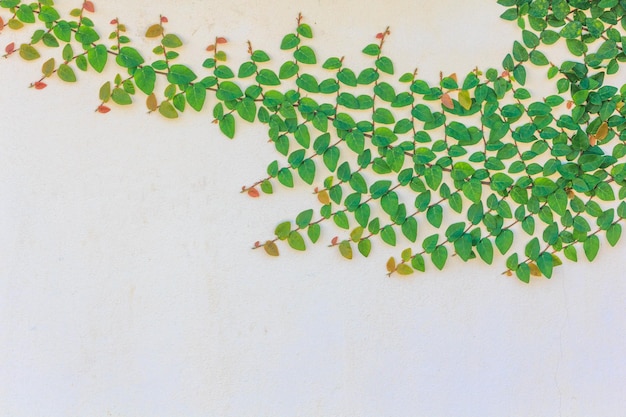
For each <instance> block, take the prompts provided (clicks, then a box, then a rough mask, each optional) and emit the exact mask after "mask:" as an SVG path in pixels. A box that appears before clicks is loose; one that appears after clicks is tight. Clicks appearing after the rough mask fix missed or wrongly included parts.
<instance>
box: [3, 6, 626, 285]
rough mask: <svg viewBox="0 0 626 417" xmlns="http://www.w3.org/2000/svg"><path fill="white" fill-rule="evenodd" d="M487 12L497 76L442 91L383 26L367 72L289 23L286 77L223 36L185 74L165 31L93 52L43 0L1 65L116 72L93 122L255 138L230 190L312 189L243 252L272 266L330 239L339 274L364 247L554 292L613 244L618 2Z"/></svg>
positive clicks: (48, 72)
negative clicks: (137, 117) (252, 152)
mask: <svg viewBox="0 0 626 417" xmlns="http://www.w3.org/2000/svg"><path fill="white" fill-rule="evenodd" d="M498 3H499V4H501V5H503V6H505V7H506V8H507V9H506V11H505V12H504V13H503V14H502V16H501V17H502V18H503V19H505V20H509V21H512V22H514V23H515V24H517V25H518V27H519V28H520V30H521V35H520V38H519V39H518V40H516V41H514V42H513V45H512V49H511V51H510V53H508V54H507V55H506V56H505V57H504V59H503V61H502V67H501V68H499V69H494V68H491V69H487V70H485V71H482V70H480V69H478V68H477V69H476V70H474V71H472V72H470V73H468V74H466V75H465V76H464V77H459V76H457V74H450V75H448V76H444V75H443V74H442V76H441V78H440V80H439V82H438V83H437V84H431V83H428V82H427V81H425V80H421V79H419V77H418V76H417V70H415V71H413V72H407V73H401V74H398V73H397V72H396V68H395V66H394V64H393V61H392V59H391V58H390V57H388V56H386V55H385V54H384V52H383V51H384V48H383V46H384V43H385V41H386V39H387V37H388V36H389V34H390V32H389V29H388V28H387V29H385V31H383V32H381V33H378V34H377V35H376V36H375V42H373V43H370V44H368V45H366V46H365V47H364V48H363V49H362V52H363V53H364V54H365V55H366V56H368V57H370V58H371V63H370V65H369V66H367V67H366V68H360V69H355V68H351V67H349V66H348V65H346V63H345V62H344V60H343V58H339V57H330V58H327V59H320V57H318V56H317V54H316V52H315V50H314V49H313V47H312V46H311V44H310V42H311V39H312V38H313V30H312V28H311V26H309V25H308V24H307V23H304V22H303V20H302V17H301V16H299V18H298V24H297V26H296V28H295V30H294V32H293V33H289V34H287V35H285V36H284V37H283V39H282V40H281V42H280V49H281V50H283V51H286V52H287V53H288V54H289V57H290V58H289V59H287V60H286V61H284V62H279V63H276V64H274V63H273V61H272V59H271V57H270V54H269V53H267V52H266V51H263V50H255V49H253V48H252V45H251V44H249V49H248V52H249V58H248V60H246V61H245V62H243V63H240V64H238V65H232V64H230V63H229V62H228V60H227V50H226V47H227V43H228V42H227V40H226V39H225V38H223V37H219V36H218V37H216V38H215V40H214V42H213V43H211V44H210V45H209V46H208V47H207V48H206V49H207V51H206V52H208V54H209V55H208V57H207V58H206V59H205V60H204V63H203V65H202V69H201V70H197V69H193V68H192V67H191V66H190V65H187V64H184V63H180V62H179V61H180V59H179V52H178V51H179V48H180V47H182V46H183V40H182V39H181V38H180V37H179V36H177V35H175V34H172V33H168V32H167V30H166V24H167V18H165V17H163V16H161V18H160V19H159V21H158V22H157V23H155V24H153V25H151V26H149V27H148V28H147V30H146V33H145V36H146V37H147V38H150V39H153V40H154V42H155V46H154V48H153V49H152V51H151V54H147V53H145V52H143V51H140V50H139V49H137V48H135V47H133V46H131V40H130V39H129V37H128V36H126V35H125V33H126V27H125V25H123V24H121V23H120V22H119V21H118V20H117V19H114V20H112V21H111V31H110V33H109V36H108V39H102V38H101V36H100V34H99V32H98V31H96V29H95V27H94V24H93V22H92V21H91V20H90V19H89V18H88V17H87V15H88V13H91V12H93V11H94V5H93V3H91V2H89V1H85V2H84V3H83V5H82V7H81V8H80V9H75V10H73V11H72V12H70V16H69V17H68V18H62V17H61V15H60V13H59V12H58V11H57V9H56V8H55V7H54V4H53V2H52V1H51V0H47V1H40V2H38V3H30V4H27V3H22V2H21V1H20V0H0V7H1V8H3V9H5V10H7V11H8V12H9V13H10V15H11V17H10V18H9V19H8V20H7V23H6V26H8V27H9V28H10V29H15V30H19V29H21V28H22V27H23V26H24V25H28V24H35V25H36V26H37V27H39V28H38V29H36V30H35V31H34V32H33V33H32V35H31V38H30V40H29V41H28V42H25V43H22V44H21V45H19V46H18V47H16V46H15V45H14V44H10V45H8V46H7V47H6V48H5V52H6V56H8V55H11V54H13V53H15V52H17V53H18V54H19V55H20V56H21V57H22V58H23V59H25V60H27V61H32V60H35V59H37V58H39V57H40V49H41V48H43V47H47V48H53V49H58V50H59V51H60V54H59V57H58V58H56V59H55V58H50V59H48V60H47V61H45V62H44V63H43V65H42V68H41V69H42V77H41V79H39V80H38V81H36V82H34V83H33V86H34V87H35V88H38V89H43V88H45V87H46V81H47V80H48V79H49V78H52V77H54V76H57V77H58V78H60V79H61V80H63V81H65V82H75V81H76V80H77V75H76V74H77V72H78V71H80V72H84V71H87V70H89V69H92V70H94V71H95V72H98V73H100V72H102V71H103V70H104V68H105V67H106V66H107V65H109V64H111V63H113V62H114V64H115V65H117V67H118V69H119V74H117V75H116V76H115V77H114V79H113V80H108V81H106V82H104V84H102V87H101V88H100V91H99V99H100V104H99V105H98V107H97V110H98V111H99V112H102V113H107V112H108V111H110V110H111V107H112V105H118V106H125V105H129V104H131V103H132V102H134V101H136V100H137V97H138V96H139V95H143V96H144V97H145V105H146V107H147V108H148V110H149V111H150V112H158V113H160V114H161V115H162V116H164V117H166V118H170V119H173V118H177V117H178V116H179V114H180V113H182V112H184V111H186V110H187V109H188V108H189V107H190V108H192V109H193V110H194V111H197V112H200V111H202V110H203V109H205V108H206V107H209V108H210V111H211V114H212V116H213V118H214V121H215V123H216V124H218V125H219V129H220V130H221V132H222V133H223V134H224V135H225V136H227V137H228V138H233V137H234V136H235V132H236V126H237V123H240V122H242V121H243V122H248V123H258V124H259V125H260V126H263V128H265V129H266V131H267V137H268V139H269V140H270V142H271V143H272V144H273V146H274V147H275V149H276V151H277V153H278V157H277V159H276V160H275V161H272V162H271V163H270V164H269V165H268V167H267V175H266V176H265V177H264V178H262V179H260V180H259V181H257V182H256V183H254V184H253V185H251V186H248V187H244V188H243V191H244V192H247V193H248V194H249V195H250V196H251V197H258V196H260V194H261V193H265V194H271V193H272V192H273V190H274V187H275V186H277V185H280V186H283V187H287V188H291V187H294V186H295V185H296V183H297V182H302V183H305V184H307V185H310V186H312V187H314V191H315V193H316V195H317V200H318V201H319V207H318V208H316V209H314V208H310V209H307V210H305V211H303V212H301V213H299V214H298V215H297V216H296V217H295V218H294V219H293V220H291V221H284V222H282V223H280V224H279V225H278V226H277V227H276V228H275V230H274V234H275V236H274V237H273V238H272V239H269V240H266V241H265V242H264V243H261V242H257V243H256V244H255V248H261V247H263V248H264V249H265V251H266V252H267V253H268V254H269V255H272V256H277V255H278V254H279V246H278V243H279V242H281V241H284V242H286V244H287V245H288V246H290V247H291V248H293V249H295V250H299V251H304V250H306V248H307V245H308V242H310V243H316V242H317V241H318V240H320V237H321V235H322V232H323V231H324V232H326V230H323V229H332V230H335V231H336V232H335V233H337V234H336V235H335V236H334V237H332V238H331V239H330V240H329V243H330V246H332V247H337V248H338V251H339V253H340V254H341V256H343V257H344V258H347V259H352V258H353V257H354V255H355V254H356V253H359V254H361V255H362V256H365V257H367V256H369V255H370V253H371V252H372V250H373V246H374V243H376V244H379V243H381V242H382V243H383V244H386V245H389V246H393V247H397V246H400V247H402V248H403V249H401V250H400V254H399V256H397V257H392V258H390V259H389V260H388V262H387V264H386V268H387V271H388V273H389V274H392V273H398V274H401V275H408V274H411V273H413V272H414V271H426V270H427V269H428V268H430V267H431V266H432V267H434V268H436V269H443V268H444V266H445V265H446V264H447V262H448V260H449V258H450V257H451V256H456V257H458V258H460V259H461V260H462V261H463V262H469V261H471V260H474V259H476V260H481V261H482V262H485V263H487V264H491V263H492V262H494V260H495V259H496V258H497V257H502V258H503V260H504V264H505V265H506V271H505V273H506V274H508V275H513V274H515V275H516V276H517V277H518V278H519V279H520V280H522V281H524V282H529V281H530V277H531V276H545V277H547V278H550V277H551V276H552V274H553V269H554V267H556V266H558V265H560V264H561V263H562V261H563V258H566V259H568V260H570V261H577V260H578V255H579V252H580V251H582V253H583V254H584V256H585V257H586V258H587V259H588V260H589V261H593V260H594V259H595V258H596V256H597V254H598V252H599V248H600V245H601V242H600V238H601V237H604V238H605V239H606V241H607V242H608V243H609V244H610V245H615V244H616V243H617V241H618V240H619V238H620V236H621V232H622V220H623V219H624V218H625V217H626V203H625V202H624V201H623V200H624V198H625V197H626V163H625V162H623V159H624V156H626V143H625V142H626V108H624V99H625V97H626V87H624V86H621V87H618V86H613V85H612V84H611V83H610V82H609V80H611V76H612V75H614V74H616V73H617V72H618V70H619V68H620V64H621V63H622V62H623V61H624V60H626V54H625V53H624V39H626V37H625V35H626V33H625V32H626V19H625V18H624V15H625V14H626V0H591V1H589V0H498ZM4 25H5V23H4V20H0V29H1V28H2V27H4ZM555 44H556V45H561V47H562V48H565V49H566V50H568V51H569V53H570V57H569V58H568V59H567V60H565V61H564V62H561V63H560V64H558V65H557V64H555V63H554V62H555V61H553V60H551V59H550V55H551V53H552V52H553V51H554V48H553V46H552V45H555ZM320 66H321V68H319V67H320ZM320 71H321V72H320ZM529 71H533V72H545V77H546V78H547V79H548V80H550V81H551V82H552V83H553V84H554V93H553V94H551V95H549V96H547V97H541V98H537V97H534V96H533V94H532V88H530V86H527V73H528V72H529ZM319 74H324V75H322V76H320V75H319ZM159 86H160V87H162V88H159ZM157 90H158V91H157ZM259 190H260V191H259ZM335 233H333V234H335Z"/></svg>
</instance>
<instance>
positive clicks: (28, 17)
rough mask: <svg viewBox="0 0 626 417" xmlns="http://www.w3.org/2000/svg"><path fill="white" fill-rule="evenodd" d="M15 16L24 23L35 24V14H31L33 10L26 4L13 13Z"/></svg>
mask: <svg viewBox="0 0 626 417" xmlns="http://www.w3.org/2000/svg"><path fill="white" fill-rule="evenodd" d="M15 15H16V16H17V18H18V19H20V20H21V21H22V22H24V23H35V14H34V13H33V9H32V8H31V7H30V6H29V5H27V4H22V5H20V7H19V9H17V11H16V12H15Z"/></svg>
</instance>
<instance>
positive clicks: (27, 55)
mask: <svg viewBox="0 0 626 417" xmlns="http://www.w3.org/2000/svg"><path fill="white" fill-rule="evenodd" d="M20 56H21V57H22V59H24V60H26V61H33V60H35V59H37V58H39V56H40V55H39V52H37V50H36V49H35V48H34V47H33V46H31V45H29V44H27V43H23V44H21V45H20Z"/></svg>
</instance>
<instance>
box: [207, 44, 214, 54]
mask: <svg viewBox="0 0 626 417" xmlns="http://www.w3.org/2000/svg"><path fill="white" fill-rule="evenodd" d="M206 50H207V51H209V52H212V51H215V45H209V46H207V47H206Z"/></svg>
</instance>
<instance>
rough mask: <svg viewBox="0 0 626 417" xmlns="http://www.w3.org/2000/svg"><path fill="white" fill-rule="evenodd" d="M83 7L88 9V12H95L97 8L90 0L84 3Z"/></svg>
mask: <svg viewBox="0 0 626 417" xmlns="http://www.w3.org/2000/svg"><path fill="white" fill-rule="evenodd" d="M83 9H85V10H87V11H88V12H91V13H93V12H95V11H96V9H95V8H94V7H93V3H92V2H90V1H89V0H87V1H86V2H84V3H83Z"/></svg>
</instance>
